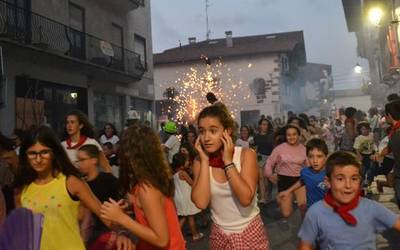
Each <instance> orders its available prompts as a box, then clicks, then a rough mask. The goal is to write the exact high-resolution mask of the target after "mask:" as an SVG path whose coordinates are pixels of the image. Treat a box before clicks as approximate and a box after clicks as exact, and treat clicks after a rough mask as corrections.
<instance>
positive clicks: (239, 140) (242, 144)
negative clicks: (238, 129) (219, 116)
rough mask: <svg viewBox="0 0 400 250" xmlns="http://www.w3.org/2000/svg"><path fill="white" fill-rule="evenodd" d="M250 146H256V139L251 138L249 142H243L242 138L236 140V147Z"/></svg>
mask: <svg viewBox="0 0 400 250" xmlns="http://www.w3.org/2000/svg"><path fill="white" fill-rule="evenodd" d="M250 144H254V139H253V137H252V136H250V137H249V138H248V139H247V141H245V140H242V139H241V138H239V139H237V140H236V143H235V145H236V146H238V147H242V148H250Z"/></svg>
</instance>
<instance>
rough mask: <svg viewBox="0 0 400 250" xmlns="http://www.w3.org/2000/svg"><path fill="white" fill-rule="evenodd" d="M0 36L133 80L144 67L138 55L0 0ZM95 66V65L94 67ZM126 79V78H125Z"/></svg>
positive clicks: (140, 74) (139, 75) (1, 38)
mask: <svg viewBox="0 0 400 250" xmlns="http://www.w3.org/2000/svg"><path fill="white" fill-rule="evenodd" d="M0 40H3V41H4V40H7V41H11V42H14V43H17V44H19V45H22V46H26V47H30V48H33V49H38V50H41V51H45V52H48V53H51V54H55V55H58V56H61V57H66V58H69V59H71V60H76V61H78V62H81V63H85V64H86V65H88V66H92V67H89V68H90V71H91V72H94V71H93V68H97V69H100V70H101V71H104V70H108V71H109V73H110V72H111V73H119V74H120V75H125V76H128V78H131V79H130V80H131V81H132V79H135V80H139V79H141V77H142V75H143V74H144V72H145V70H146V67H145V66H146V65H143V64H142V60H141V58H140V55H139V54H137V53H135V52H133V51H130V50H127V49H124V48H122V47H119V46H117V45H114V44H112V43H110V42H107V41H104V40H103V39H101V38H98V37H95V36H92V35H90V34H87V33H84V32H81V31H78V30H75V29H73V28H71V27H68V26H66V25H64V24H62V23H59V22H56V21H54V20H51V19H49V18H47V17H44V16H41V15H39V14H36V13H33V12H30V11H27V10H25V9H21V8H18V7H16V6H15V5H12V4H9V3H7V2H5V1H4V0H0ZM86 68H88V67H86ZM94 70H96V69H94ZM126 81H127V80H126Z"/></svg>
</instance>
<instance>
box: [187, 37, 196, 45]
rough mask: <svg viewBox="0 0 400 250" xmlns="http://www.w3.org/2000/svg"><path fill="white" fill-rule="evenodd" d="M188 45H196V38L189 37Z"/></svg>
mask: <svg viewBox="0 0 400 250" xmlns="http://www.w3.org/2000/svg"><path fill="white" fill-rule="evenodd" d="M188 40H189V45H191V44H195V43H196V37H189V39H188Z"/></svg>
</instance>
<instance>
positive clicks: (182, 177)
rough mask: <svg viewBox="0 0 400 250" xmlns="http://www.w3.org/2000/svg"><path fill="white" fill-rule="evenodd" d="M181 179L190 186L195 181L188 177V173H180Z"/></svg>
mask: <svg viewBox="0 0 400 250" xmlns="http://www.w3.org/2000/svg"><path fill="white" fill-rule="evenodd" d="M179 179H181V180H183V181H186V182H187V184H189V185H190V186H192V185H193V180H192V178H190V176H189V175H188V173H186V172H185V171H180V172H179Z"/></svg>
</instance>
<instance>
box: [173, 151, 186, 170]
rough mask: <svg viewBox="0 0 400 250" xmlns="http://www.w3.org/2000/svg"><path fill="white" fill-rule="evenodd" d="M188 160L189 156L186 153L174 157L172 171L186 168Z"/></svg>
mask: <svg viewBox="0 0 400 250" xmlns="http://www.w3.org/2000/svg"><path fill="white" fill-rule="evenodd" d="M186 160H187V156H186V155H185V154H184V153H176V154H174V156H173V157H172V164H171V165H172V169H173V171H174V172H176V170H178V168H180V167H182V166H185V162H186Z"/></svg>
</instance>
